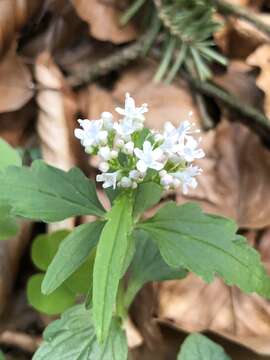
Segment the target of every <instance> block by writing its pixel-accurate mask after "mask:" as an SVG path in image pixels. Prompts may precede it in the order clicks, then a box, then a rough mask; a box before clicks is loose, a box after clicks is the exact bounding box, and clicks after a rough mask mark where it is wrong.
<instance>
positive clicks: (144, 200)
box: [133, 182, 162, 217]
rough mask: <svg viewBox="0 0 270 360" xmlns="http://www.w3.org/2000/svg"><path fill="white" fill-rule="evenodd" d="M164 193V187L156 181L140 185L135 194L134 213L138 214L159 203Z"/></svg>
mask: <svg viewBox="0 0 270 360" xmlns="http://www.w3.org/2000/svg"><path fill="white" fill-rule="evenodd" d="M161 195H162V188H161V186H160V185H158V184H156V183H154V182H147V183H142V184H140V185H139V186H138V189H137V191H136V196H135V204H134V210H133V214H134V216H135V217H136V216H138V215H139V214H141V213H143V212H144V211H145V210H147V209H149V208H150V207H152V206H154V205H155V204H157V203H158V202H159V200H160V198H161Z"/></svg>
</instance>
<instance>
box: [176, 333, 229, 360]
mask: <svg viewBox="0 0 270 360" xmlns="http://www.w3.org/2000/svg"><path fill="white" fill-rule="evenodd" d="M177 360H231V358H230V357H229V356H228V355H227V354H226V353H225V351H224V350H223V348H222V347H221V346H220V345H218V344H216V343H214V342H213V341H212V340H210V339H208V338H207V337H206V336H203V335H201V334H192V335H189V336H188V337H187V338H186V340H185V341H184V343H183V344H182V346H181V351H180V353H179V355H178V357H177Z"/></svg>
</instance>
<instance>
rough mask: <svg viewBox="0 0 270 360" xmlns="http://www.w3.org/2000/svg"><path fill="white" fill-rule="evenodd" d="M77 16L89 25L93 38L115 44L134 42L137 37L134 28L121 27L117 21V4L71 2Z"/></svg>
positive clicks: (76, 0)
mask: <svg viewBox="0 0 270 360" xmlns="http://www.w3.org/2000/svg"><path fill="white" fill-rule="evenodd" d="M72 3H73V5H74V7H75V9H76V11H77V13H78V15H79V16H80V17H81V18H82V19H83V20H84V21H86V22H87V23H88V24H89V30H90V33H91V35H92V36H93V37H95V38H97V39H99V40H103V41H111V42H113V43H115V44H121V43H125V42H128V41H131V40H134V39H135V38H136V36H137V32H136V30H135V28H134V27H133V26H132V25H130V24H128V25H126V26H123V27H121V26H120V25H119V19H120V16H121V11H120V10H119V8H118V7H117V2H116V1H115V2H105V1H101V0H72Z"/></svg>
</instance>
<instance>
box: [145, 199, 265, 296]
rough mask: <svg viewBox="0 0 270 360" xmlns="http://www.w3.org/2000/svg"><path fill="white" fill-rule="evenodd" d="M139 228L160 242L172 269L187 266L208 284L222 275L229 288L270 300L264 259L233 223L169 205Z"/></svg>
mask: <svg viewBox="0 0 270 360" xmlns="http://www.w3.org/2000/svg"><path fill="white" fill-rule="evenodd" d="M138 226H139V227H141V228H142V229H144V230H146V231H147V232H148V233H149V234H150V235H151V238H153V239H154V240H155V241H156V243H157V245H158V247H159V250H160V252H161V255H162V256H163V258H164V260H165V261H166V262H167V263H168V264H169V265H170V266H172V267H179V266H183V267H185V268H187V269H188V270H190V271H193V272H194V273H196V274H198V275H199V276H201V277H202V278H203V279H204V280H205V281H207V282H210V281H212V280H213V278H214V276H215V275H219V276H221V277H222V278H223V279H224V280H225V282H226V283H227V284H228V285H237V286H238V287H239V288H240V289H242V290H243V291H245V292H257V293H258V294H260V295H262V296H266V297H270V279H269V277H268V276H267V275H266V272H265V269H264V267H263V265H262V263H261V261H260V256H259V254H258V253H257V252H256V251H255V249H253V248H252V247H250V246H249V245H248V244H247V242H246V240H245V239H244V238H243V237H242V236H238V235H236V234H235V232H236V229H237V228H236V224H235V223H234V222H233V221H232V220H228V219H225V218H222V217H219V216H214V215H207V214H204V213H203V212H202V211H201V209H200V208H199V206H197V205H195V204H185V205H182V206H177V205H176V204H175V203H169V204H167V205H166V206H164V207H163V208H162V209H161V210H159V211H158V213H157V214H156V215H155V216H154V217H152V218H151V219H149V220H147V221H146V222H144V223H141V224H138Z"/></svg>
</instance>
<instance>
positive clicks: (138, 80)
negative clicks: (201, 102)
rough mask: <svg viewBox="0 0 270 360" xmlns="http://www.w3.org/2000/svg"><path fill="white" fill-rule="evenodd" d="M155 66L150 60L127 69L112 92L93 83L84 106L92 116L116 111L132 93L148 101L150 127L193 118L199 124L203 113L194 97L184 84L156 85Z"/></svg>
mask: <svg viewBox="0 0 270 360" xmlns="http://www.w3.org/2000/svg"><path fill="white" fill-rule="evenodd" d="M153 73H154V70H153V67H152V66H150V65H149V64H147V63H143V64H141V65H138V66H135V67H132V68H131V69H129V70H127V71H125V72H124V73H123V75H122V76H121V77H120V79H119V81H118V82H117V83H116V85H115V87H114V89H113V91H112V92H109V91H107V90H104V89H101V88H100V87H98V86H96V85H91V86H90V87H89V88H88V90H87V92H84V94H82V96H81V97H80V108H81V111H82V112H83V114H84V115H85V116H88V117H89V118H90V119H95V118H99V116H100V114H101V112H102V111H104V109H106V110H107V111H111V112H112V113H114V114H115V111H114V108H115V107H116V106H123V102H124V98H125V93H126V92H129V93H130V94H131V96H133V97H134V98H135V100H136V103H137V104H138V105H141V104H142V103H147V104H148V106H149V112H148V113H147V116H146V126H148V127H150V128H154V129H159V128H161V127H162V126H163V124H164V123H165V121H168V120H169V121H171V122H172V123H174V124H175V125H177V124H179V123H180V122H181V121H183V120H185V119H187V118H189V113H190V112H191V111H192V112H193V115H192V121H194V122H196V123H199V115H198V112H197V109H196V107H195V104H194V101H193V98H192V96H191V94H190V92H189V90H188V88H187V87H186V86H185V85H184V84H180V85H179V84H178V85H175V84H171V85H165V84H163V83H160V84H156V83H154V82H153V81H152V79H153Z"/></svg>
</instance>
